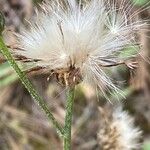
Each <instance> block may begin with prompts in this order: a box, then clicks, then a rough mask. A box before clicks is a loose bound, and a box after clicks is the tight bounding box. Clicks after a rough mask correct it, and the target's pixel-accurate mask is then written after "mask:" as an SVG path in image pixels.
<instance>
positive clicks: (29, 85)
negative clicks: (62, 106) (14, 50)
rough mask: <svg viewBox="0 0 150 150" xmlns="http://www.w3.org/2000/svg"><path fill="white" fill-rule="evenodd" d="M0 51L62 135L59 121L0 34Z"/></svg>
mask: <svg viewBox="0 0 150 150" xmlns="http://www.w3.org/2000/svg"><path fill="white" fill-rule="evenodd" d="M0 51H1V53H2V54H3V55H4V56H5V57H6V59H7V60H8V62H9V64H10V65H11V66H12V67H13V69H14V70H15V71H16V73H17V74H18V76H19V78H20V80H21V82H22V84H23V85H24V86H25V88H26V89H27V90H28V92H29V93H30V95H31V96H32V97H33V98H34V100H35V101H36V102H37V104H38V105H39V106H40V107H41V108H42V110H43V111H44V112H45V114H46V115H47V117H48V118H49V120H50V121H51V122H52V124H53V125H54V127H55V128H56V129H57V131H58V133H59V134H60V135H61V136H62V135H63V128H62V127H61V126H60V125H59V123H58V122H57V121H56V119H55V118H54V116H53V114H52V113H51V112H50V110H49V108H48V107H47V104H46V103H45V102H44V100H43V99H42V98H41V97H40V95H39V94H38V92H37V91H36V90H35V89H34V87H33V85H32V83H31V82H30V81H29V79H28V78H27V77H26V76H25V73H24V72H22V71H21V69H20V68H19V66H18V65H17V63H16V62H15V60H14V59H13V57H12V56H11V53H10V52H9V50H8V48H7V47H6V45H5V43H4V41H3V37H2V36H0Z"/></svg>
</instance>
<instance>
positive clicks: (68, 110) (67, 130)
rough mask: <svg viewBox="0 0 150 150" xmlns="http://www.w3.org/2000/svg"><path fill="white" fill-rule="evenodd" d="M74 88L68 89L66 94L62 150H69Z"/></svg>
mask: <svg viewBox="0 0 150 150" xmlns="http://www.w3.org/2000/svg"><path fill="white" fill-rule="evenodd" d="M74 92H75V88H74V87H73V88H70V89H69V91H68V94H67V105H66V117H65V127H64V150H71V126H72V116H73V104H74Z"/></svg>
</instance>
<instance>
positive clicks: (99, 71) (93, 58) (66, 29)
mask: <svg viewBox="0 0 150 150" xmlns="http://www.w3.org/2000/svg"><path fill="white" fill-rule="evenodd" d="M126 5H127V6H125V1H124V0H122V2H121V6H118V4H117V3H114V1H111V0H108V1H106V2H104V1H103V0H92V1H89V2H87V1H82V0H80V1H79V3H77V2H76V1H75V0H64V1H63V2H61V1H58V0H54V1H50V2H47V3H46V4H43V5H42V9H43V12H39V14H38V15H37V22H36V23H31V28H30V30H29V29H24V31H22V32H21V33H20V34H19V35H17V38H18V48H17V49H16V50H14V51H13V54H14V56H15V57H16V59H18V58H24V59H20V60H21V61H23V62H26V63H28V62H33V64H34V65H33V67H32V69H33V70H34V67H35V68H36V70H38V69H37V68H38V67H39V69H43V70H47V71H49V72H50V74H51V73H52V74H53V75H55V76H56V77H57V79H58V81H60V82H61V83H64V85H67V86H72V85H76V84H78V83H79V82H81V81H84V82H88V83H90V84H92V85H93V86H94V87H95V88H98V89H100V90H101V91H102V92H103V93H104V95H105V90H107V92H111V90H112V89H113V90H115V91H116V92H117V93H118V94H120V92H119V89H118V88H117V87H116V86H115V85H114V84H113V82H112V80H111V79H110V77H109V76H108V74H107V73H106V72H105V70H106V68H107V67H112V66H116V65H119V64H127V63H126V60H127V59H130V57H135V55H130V56H129V57H125V56H122V55H121V53H122V52H123V51H124V48H125V47H128V46H129V45H130V46H131V45H132V46H133V47H134V45H136V44H137V39H136V36H135V33H137V31H139V30H140V29H142V28H143V27H144V23H143V21H140V20H135V19H134V16H135V14H134V13H131V9H132V8H133V7H132V6H130V7H128V5H129V3H128V4H126ZM129 8H131V9H129ZM18 60H19V59H18ZM30 64H31V63H30ZM130 66H132V65H130Z"/></svg>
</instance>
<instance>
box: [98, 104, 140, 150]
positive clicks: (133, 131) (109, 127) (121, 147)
mask: <svg viewBox="0 0 150 150" xmlns="http://www.w3.org/2000/svg"><path fill="white" fill-rule="evenodd" d="M100 113H101V115H102V118H101V119H100V121H101V122H100V130H99V133H98V142H99V145H100V148H101V149H102V150H137V149H140V139H141V134H142V132H141V131H140V129H139V128H138V127H135V126H134V119H133V117H131V116H130V115H129V114H128V113H127V112H126V111H123V110H122V107H121V106H119V107H116V108H114V109H113V110H112V111H110V109H109V110H108V109H103V108H100Z"/></svg>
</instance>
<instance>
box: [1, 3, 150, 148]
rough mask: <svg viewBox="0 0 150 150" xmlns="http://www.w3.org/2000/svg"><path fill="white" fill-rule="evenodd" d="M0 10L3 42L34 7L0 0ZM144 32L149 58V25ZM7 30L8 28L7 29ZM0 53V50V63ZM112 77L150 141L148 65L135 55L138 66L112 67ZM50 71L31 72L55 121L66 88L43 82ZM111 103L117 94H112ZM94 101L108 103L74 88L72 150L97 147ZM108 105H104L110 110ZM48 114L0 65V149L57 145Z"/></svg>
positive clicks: (61, 117) (145, 52)
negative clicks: (123, 82) (122, 82)
mask: <svg viewBox="0 0 150 150" xmlns="http://www.w3.org/2000/svg"><path fill="white" fill-rule="evenodd" d="M0 10H1V11H2V12H3V14H4V15H5V19H6V31H5V33H6V34H5V35H6V37H5V38H6V41H7V43H8V44H11V45H13V44H15V39H14V38H13V36H12V34H11V32H12V31H16V32H19V30H21V26H27V25H28V23H27V22H26V21H25V19H27V20H30V19H31V18H32V17H33V16H34V14H35V12H34V10H33V5H32V4H31V1H30V0H0ZM140 17H142V18H150V12H148V11H144V12H143V13H142V14H141V16H140ZM147 28H148V29H149V31H145V32H142V33H141V35H140V39H141V40H142V43H144V47H143V48H142V52H141V53H142V55H143V56H145V57H144V58H147V59H146V60H149V57H150V52H149V51H150V41H149V38H147V37H148V36H150V27H149V26H148V27H147ZM10 30H11V31H10ZM1 61H2V56H1V55H0V62H1ZM113 72H114V73H113V74H114V75H113V77H114V78H117V79H119V80H127V81H128V82H127V83H126V85H124V86H123V89H124V91H125V94H126V97H127V99H126V100H123V101H122V102H123V104H124V107H125V109H126V110H129V112H131V114H132V115H134V116H135V118H136V124H137V125H139V126H140V127H141V128H142V130H143V133H144V135H143V139H142V141H144V142H147V141H148V142H150V65H149V63H148V62H147V61H145V60H143V58H139V67H138V69H137V70H134V72H132V75H134V76H132V78H131V76H130V75H131V74H130V72H129V71H127V70H126V68H125V67H124V68H118V72H119V73H116V69H114V70H113ZM47 77H48V74H44V75H41V74H31V75H30V76H29V78H30V79H31V80H32V82H33V83H34V85H35V87H36V88H37V90H38V91H39V92H40V94H41V95H42V97H44V98H45V99H46V100H47V103H48V104H49V107H50V109H51V110H52V111H53V113H54V115H55V116H56V118H57V119H58V120H59V122H61V123H63V121H64V117H65V111H64V107H65V90H66V89H64V88H61V86H59V85H58V84H57V83H56V82H55V81H53V80H50V81H47ZM111 99H112V101H113V103H115V101H116V98H115V96H114V97H112V98H111ZM98 105H100V106H102V107H106V105H107V101H106V100H105V99H104V98H103V97H102V96H101V95H100V96H99V98H98V96H97V95H96V94H95V92H94V91H93V89H91V87H90V86H89V87H80V86H79V87H78V88H77V90H76V98H75V106H74V117H73V132H72V134H73V136H72V140H73V142H72V147H73V150H98V149H99V146H98V142H97V131H98V127H99V124H100V121H101V118H100V115H99V111H98V107H97V106H98ZM111 107H113V106H112V105H109V108H108V106H107V107H106V108H107V109H105V110H106V111H109V109H111ZM60 143H61V142H60V140H59V138H58V136H57V134H56V132H55V130H54V129H53V128H52V126H51V124H49V122H48V121H47V118H46V117H45V116H44V114H43V113H42V112H41V111H40V109H39V107H38V106H37V105H36V104H35V103H33V101H32V99H31V97H30V95H29V94H28V93H27V91H26V90H25V89H24V87H23V86H22V85H21V84H20V82H19V81H18V79H17V77H16V75H15V74H14V72H13V71H12V69H11V68H10V67H9V65H7V64H1V65H0V150H11V149H12V150H60V149H61V147H62V145H61V144H60Z"/></svg>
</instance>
